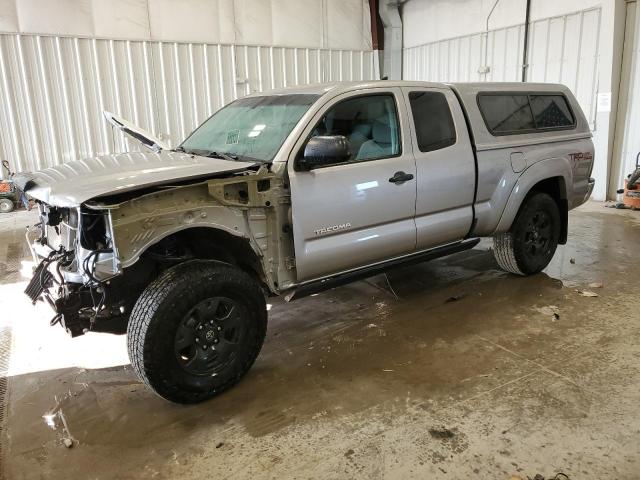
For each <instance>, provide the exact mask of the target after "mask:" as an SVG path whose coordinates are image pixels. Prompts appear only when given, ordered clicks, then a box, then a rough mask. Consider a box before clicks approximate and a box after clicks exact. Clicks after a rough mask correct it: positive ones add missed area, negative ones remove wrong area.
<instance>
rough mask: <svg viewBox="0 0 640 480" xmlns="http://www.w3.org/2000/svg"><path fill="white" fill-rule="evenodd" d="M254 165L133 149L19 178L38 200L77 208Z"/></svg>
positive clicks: (22, 175) (168, 152)
mask: <svg viewBox="0 0 640 480" xmlns="http://www.w3.org/2000/svg"><path fill="white" fill-rule="evenodd" d="M253 165H256V164H255V163H251V162H240V161H237V162H236V161H230V160H223V159H219V158H208V157H200V156H197V155H190V154H187V153H181V152H171V151H160V152H157V153H155V152H131V153H118V154H114V155H103V156H100V157H94V158H88V159H86V160H78V161H75V162H69V163H65V164H63V165H59V166H57V167H51V168H47V169H45V170H40V171H38V172H35V173H20V174H17V175H15V176H14V179H13V180H14V183H15V184H16V186H17V187H18V188H19V189H20V190H22V191H24V192H25V193H27V194H28V195H29V196H31V197H33V198H36V199H38V200H41V201H43V202H45V203H48V204H50V205H55V206H58V207H75V206H79V205H80V204H82V203H84V202H86V201H88V200H91V199H93V198H96V197H101V196H104V195H109V194H115V193H122V192H127V191H131V190H136V189H139V188H144V187H150V186H153V185H161V184H168V183H171V182H173V181H176V182H177V181H184V180H189V179H197V178H206V177H209V176H214V175H217V174H220V173H233V172H239V171H242V170H245V169H246V168H248V167H251V166H253Z"/></svg>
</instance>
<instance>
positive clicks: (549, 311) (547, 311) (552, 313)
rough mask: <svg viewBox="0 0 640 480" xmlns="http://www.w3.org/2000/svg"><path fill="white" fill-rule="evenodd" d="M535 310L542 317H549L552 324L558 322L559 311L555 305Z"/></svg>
mask: <svg viewBox="0 0 640 480" xmlns="http://www.w3.org/2000/svg"><path fill="white" fill-rule="evenodd" d="M536 310H537V311H538V312H540V313H541V314H543V315H547V316H549V317H550V318H551V320H552V321H553V322H555V321H556V320H560V309H559V308H558V307H556V306H555V305H546V306H544V307H539V308H536Z"/></svg>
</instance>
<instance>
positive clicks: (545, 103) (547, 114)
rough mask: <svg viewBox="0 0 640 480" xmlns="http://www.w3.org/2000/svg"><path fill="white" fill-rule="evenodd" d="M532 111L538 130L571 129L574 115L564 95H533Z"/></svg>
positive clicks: (531, 99) (531, 98)
mask: <svg viewBox="0 0 640 480" xmlns="http://www.w3.org/2000/svg"><path fill="white" fill-rule="evenodd" d="M530 101H531V110H532V111H533V117H534V120H535V122H536V127H537V128H554V127H555V128H557V127H561V128H562V127H570V126H572V125H573V124H574V119H573V115H572V113H571V110H570V109H569V105H567V100H566V99H565V98H564V97H563V96H562V95H531V96H530Z"/></svg>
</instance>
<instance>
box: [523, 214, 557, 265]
mask: <svg viewBox="0 0 640 480" xmlns="http://www.w3.org/2000/svg"><path fill="white" fill-rule="evenodd" d="M552 227H553V225H552V223H551V216H550V215H549V214H548V213H547V212H545V211H543V210H539V211H537V212H535V213H534V214H533V215H532V216H531V218H530V219H529V222H527V225H526V227H525V230H524V247H525V248H524V252H525V254H526V255H527V256H528V257H529V258H530V259H532V260H544V259H546V258H547V257H548V256H549V254H550V253H551V246H552V240H553V239H552V236H553V228H552Z"/></svg>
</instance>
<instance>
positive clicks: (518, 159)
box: [511, 152, 527, 173]
mask: <svg viewBox="0 0 640 480" xmlns="http://www.w3.org/2000/svg"><path fill="white" fill-rule="evenodd" d="M525 168H527V159H526V158H525V156H524V153H522V152H511V169H512V170H513V173H520V172H522V171H523V170H524V169H525Z"/></svg>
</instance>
